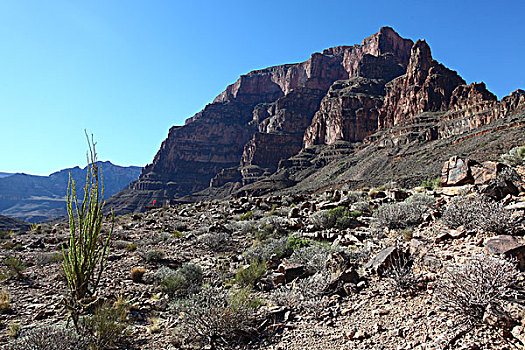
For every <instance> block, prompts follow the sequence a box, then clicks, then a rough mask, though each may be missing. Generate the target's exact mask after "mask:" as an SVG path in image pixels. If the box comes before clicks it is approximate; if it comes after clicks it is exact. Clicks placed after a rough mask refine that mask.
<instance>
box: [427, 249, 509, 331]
mask: <svg viewBox="0 0 525 350" xmlns="http://www.w3.org/2000/svg"><path fill="white" fill-rule="evenodd" d="M518 276H519V272H518V270H517V269H516V266H515V264H514V263H512V262H510V261H508V260H505V259H502V258H497V257H492V256H487V255H478V256H475V257H474V258H472V259H470V260H468V261H466V262H465V263H463V264H461V265H455V266H453V267H451V268H449V269H448V270H447V271H446V273H445V274H444V275H443V277H442V278H441V279H440V280H439V281H438V286H437V293H436V298H437V300H438V302H439V303H440V304H441V307H442V309H444V310H446V311H449V312H452V313H455V314H459V315H461V316H464V317H465V318H466V319H468V320H470V321H480V320H481V319H482V318H483V314H484V312H485V309H486V308H487V307H488V306H489V305H491V306H493V307H496V308H500V307H501V304H502V302H504V301H505V300H506V299H507V298H510V297H512V296H514V294H515V290H514V289H513V287H514V286H515V284H516V283H517V281H518Z"/></svg>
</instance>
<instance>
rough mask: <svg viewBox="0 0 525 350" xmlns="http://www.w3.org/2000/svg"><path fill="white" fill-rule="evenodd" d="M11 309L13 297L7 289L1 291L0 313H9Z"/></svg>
mask: <svg viewBox="0 0 525 350" xmlns="http://www.w3.org/2000/svg"><path fill="white" fill-rule="evenodd" d="M10 310H11V298H10V297H9V293H8V292H6V291H5V290H3V291H1V292H0V314H5V313H8V312H9V311H10Z"/></svg>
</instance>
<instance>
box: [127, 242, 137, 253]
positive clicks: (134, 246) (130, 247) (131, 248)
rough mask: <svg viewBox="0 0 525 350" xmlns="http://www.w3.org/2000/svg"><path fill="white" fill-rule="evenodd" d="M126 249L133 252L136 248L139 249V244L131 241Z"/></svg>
mask: <svg viewBox="0 0 525 350" xmlns="http://www.w3.org/2000/svg"><path fill="white" fill-rule="evenodd" d="M126 250H127V251H128V252H133V251H135V250H137V245H136V244H135V243H129V244H128V245H127V246H126Z"/></svg>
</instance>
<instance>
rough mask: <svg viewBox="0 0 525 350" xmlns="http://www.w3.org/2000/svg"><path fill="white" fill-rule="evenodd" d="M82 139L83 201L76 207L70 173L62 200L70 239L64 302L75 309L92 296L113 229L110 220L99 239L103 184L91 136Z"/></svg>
mask: <svg viewBox="0 0 525 350" xmlns="http://www.w3.org/2000/svg"><path fill="white" fill-rule="evenodd" d="M86 137H87V139H88V147H89V152H88V154H87V160H88V166H87V175H86V184H85V186H84V198H83V199H82V203H81V204H79V200H78V198H77V193H76V187H75V180H73V178H72V177H71V173H69V183H68V189H67V198H66V201H67V213H68V216H69V231H70V235H69V247H68V250H67V251H66V250H65V249H64V250H63V255H64V262H63V268H64V272H65V275H66V278H67V283H68V287H69V292H70V295H69V296H70V298H66V302H67V304H69V305H70V306H73V305H77V304H78V303H79V302H81V301H82V300H83V299H84V298H88V297H92V296H94V295H95V294H96V292H97V288H98V285H99V282H100V278H101V276H102V272H103V271H104V269H105V267H106V264H107V255H108V252H109V242H110V239H111V234H112V233H113V225H114V220H113V216H112V223H111V229H110V231H109V232H108V234H107V237H105V238H103V237H102V235H101V230H102V224H103V222H104V213H103V209H104V204H105V201H104V200H103V197H104V182H103V178H102V173H101V169H100V165H99V164H98V162H97V152H96V150H95V146H96V144H95V142H94V141H93V136H91V141H90V140H89V136H88V135H87V134H86ZM67 299H69V300H67Z"/></svg>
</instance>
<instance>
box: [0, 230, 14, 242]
mask: <svg viewBox="0 0 525 350" xmlns="http://www.w3.org/2000/svg"><path fill="white" fill-rule="evenodd" d="M13 234H14V233H13V231H5V230H0V241H4V240H6V239H9V238H11V236H12V235H13Z"/></svg>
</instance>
